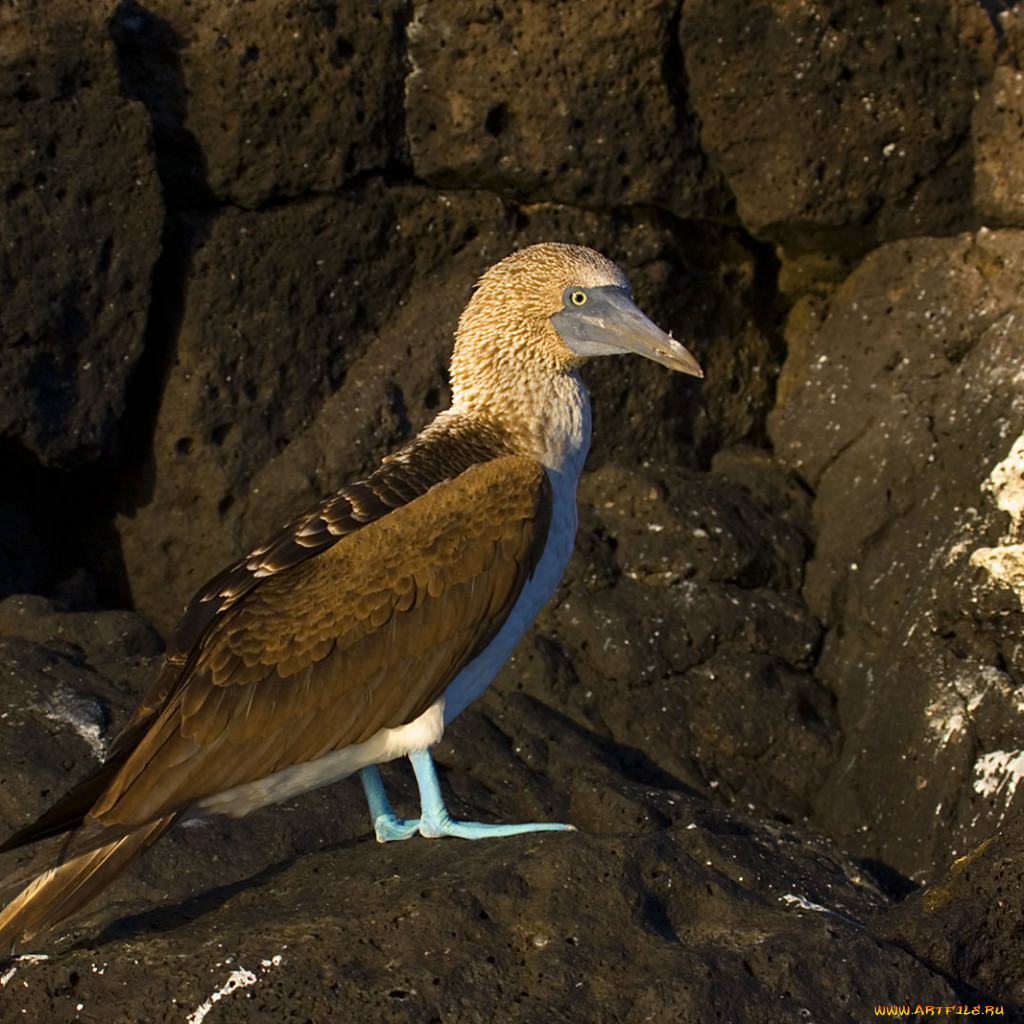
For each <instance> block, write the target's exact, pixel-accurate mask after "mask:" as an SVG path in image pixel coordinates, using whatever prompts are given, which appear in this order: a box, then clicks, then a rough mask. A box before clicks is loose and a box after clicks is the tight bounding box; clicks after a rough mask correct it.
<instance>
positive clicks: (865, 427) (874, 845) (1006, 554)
mask: <svg viewBox="0 0 1024 1024" xmlns="http://www.w3.org/2000/svg"><path fill="white" fill-rule="evenodd" d="M1022 279H1024V235H1022V234H1021V233H1019V232H1015V231H1005V232H999V233H993V232H989V231H982V232H980V233H979V234H977V235H964V236H961V237H959V238H955V239H947V240H934V239H921V240H917V241H911V242H900V243H892V244H891V245H888V246H884V247H882V248H881V249H879V250H877V251H876V252H875V253H873V254H872V255H871V256H869V257H868V258H867V259H866V260H865V261H864V263H863V264H862V266H861V267H859V268H858V270H857V272H856V273H855V274H853V275H852V276H851V278H850V279H849V280H848V281H847V282H846V283H845V284H844V285H843V286H842V287H841V288H840V289H839V290H838V291H837V292H836V294H835V295H834V296H833V297H832V299H831V300H830V302H829V303H828V305H827V307H826V308H825V309H824V310H817V309H815V307H814V306H813V304H812V303H810V302H808V303H804V304H803V305H801V306H799V307H798V308H797V310H796V311H795V312H794V314H793V316H792V317H791V321H790V326H789V329H788V337H789V340H790V356H789V361H788V362H787V364H786V369H785V371H784V374H783V377H782V378H781V381H780V401H779V405H778V407H777V409H776V411H775V412H774V413H773V415H772V418H771V429H772V437H773V439H774V441H775V445H776V451H777V452H778V454H779V455H780V456H781V458H782V459H783V460H784V461H785V462H786V463H787V464H789V465H790V466H792V467H793V468H795V469H797V470H799V471H800V472H801V473H802V474H803V475H804V477H805V478H806V480H807V481H808V483H809V484H810V486H812V487H813V488H814V490H815V494H816V499H815V506H814V510H815V520H816V522H817V525H818V536H817V544H816V548H815V558H814V561H813V562H812V563H811V565H810V566H809V568H808V574H807V584H806V587H805V589H804V594H805V596H806V598H807V601H808V604H809V605H810V607H811V610H812V611H813V612H814V613H815V614H816V615H818V616H819V617H820V618H821V619H822V620H823V621H824V623H825V624H826V626H827V627H829V628H828V633H827V635H826V640H825V645H824V651H823V655H822V659H821V662H820V665H819V668H818V672H819V676H820V677H821V678H822V679H825V680H827V681H828V682H829V683H830V684H831V685H832V686H834V687H835V689H836V692H837V694H838V696H839V712H840V718H841V722H842V727H843V731H844V734H845V737H846V739H845V744H844V751H843V755H842V757H841V759H840V762H839V764H838V766H837V769H836V771H835V772H834V773H833V774H832V776H831V778H830V779H829V782H828V784H827V785H826V786H825V788H824V789H823V791H822V793H821V794H820V796H819V807H820V819H819V820H822V821H824V822H827V823H828V827H829V828H830V830H831V831H833V832H834V833H835V834H838V835H842V836H844V838H845V841H846V842H848V843H849V846H850V848H851V849H853V850H854V851H857V852H859V853H861V854H862V855H864V856H871V857H875V858H878V859H879V860H882V861H884V862H886V863H888V864H890V865H893V866H895V867H897V868H899V870H901V871H903V872H904V873H906V874H909V875H912V876H914V877H916V878H919V879H926V878H928V879H934V878H935V877H937V874H936V873H937V871H940V870H942V869H943V868H944V867H945V866H948V864H949V863H950V862H951V861H952V859H953V858H955V857H956V856H958V855H960V854H962V853H964V852H966V850H968V849H970V848H971V847H972V846H973V845H974V844H975V843H977V842H978V841H979V840H980V839H981V838H983V837H984V836H985V835H986V834H987V833H988V832H989V831H991V830H992V828H994V827H995V826H996V825H997V824H998V823H999V822H1000V821H1001V820H1002V819H1003V817H1004V815H1005V814H1006V811H1007V808H1008V806H1009V805H1010V804H1011V802H1012V801H1013V799H1014V796H1015V790H1016V787H1017V780H1018V779H1019V777H1020V769H1019V767H1018V764H1019V754H1018V753H1017V751H1019V750H1020V749H1021V748H1022V747H1024V724H1022V723H1021V721H1020V707H1021V703H1020V702H1021V697H1020V686H1021V682H1022V679H1024V665H1022V663H1021V654H1020V650H1021V649H1020V645H1019V642H1018V640H1017V637H1018V636H1019V630H1020V627H1021V611H1020V603H1019V593H1020V589H1019V588H1020V585H1021V580H1022V579H1024V574H1022V573H1021V571H1020V568H1019V560H1020V555H1019V545H1018V544H1017V541H1018V540H1019V536H1018V534H1019V528H1020V522H1021V519H1020V517H1021V513H1022V511H1024V502H1022V498H1021V487H1020V480H1021V472H1022V456H1021V442H1020V440H1019V437H1020V435H1021V433H1022V431H1024V392H1022V389H1021V363H1020V342H1019V336H1018V330H1017V326H1016V325H1017V324H1018V323H1019V322H1020V321H1021V319H1022V318H1024V307H1022V301H1021V291H1020V283H1021V280H1022Z"/></svg>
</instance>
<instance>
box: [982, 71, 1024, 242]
mask: <svg viewBox="0 0 1024 1024" xmlns="http://www.w3.org/2000/svg"><path fill="white" fill-rule="evenodd" d="M973 135H974V192H975V202H976V203H977V205H978V213H979V214H980V215H981V216H982V217H983V218H984V222H985V223H986V224H988V225H990V226H992V227H995V226H997V225H1012V226H1013V227H1021V226H1022V225H1024V168H1022V167H1021V166H1020V164H1019V162H1018V161H1016V160H1014V159H1013V158H1012V154H1013V153H1015V152H1017V151H1019V149H1020V146H1021V144H1022V141H1024V74H1022V73H1021V72H1020V71H1019V70H1017V69H1016V68H1010V67H1000V68H996V71H995V74H994V75H993V77H992V81H991V82H989V83H988V85H986V86H985V89H984V90H983V91H982V93H981V95H980V96H979V98H978V103H977V105H976V106H975V108H974V119H973Z"/></svg>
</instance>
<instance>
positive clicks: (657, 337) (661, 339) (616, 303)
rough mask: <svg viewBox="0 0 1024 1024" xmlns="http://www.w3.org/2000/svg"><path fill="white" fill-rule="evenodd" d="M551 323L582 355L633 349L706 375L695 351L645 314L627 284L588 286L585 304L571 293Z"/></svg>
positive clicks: (674, 366) (672, 366)
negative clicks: (573, 300) (574, 302)
mask: <svg viewBox="0 0 1024 1024" xmlns="http://www.w3.org/2000/svg"><path fill="white" fill-rule="evenodd" d="M570 292H571V289H569V290H567V296H568V294H569V293H570ZM551 325H552V326H553V327H554V329H555V330H556V331H557V332H558V334H559V337H561V339H562V340H563V341H564V342H565V343H566V345H567V346H568V347H569V349H570V351H572V352H575V353H576V355H578V356H585V357H588V358H589V357H590V356H610V355H617V354H621V353H623V352H633V353H635V354H636V355H639V356H643V357H644V358H645V359H653V360H654V362H656V363H661V365H662V366H667V367H668V368H669V369H670V370H679V371H681V372H682V373H688V374H690V375H691V376H694V377H703V376H704V371H703V370H702V369H701V368H700V363H698V362H697V360H696V359H694V357H693V355H692V354H691V353H690V352H688V351H687V349H686V348H684V347H683V346H682V345H680V344H679V342H678V341H676V340H675V338H673V337H672V336H671V335H668V334H666V333H665V332H664V331H663V330H662V329H661V328H660V327H658V326H657V324H655V323H652V322H651V321H650V320H649V319H648V318H647V317H646V316H644V314H643V312H642V311H641V310H640V308H639V307H638V306H637V305H636V303H635V302H633V300H632V299H631V298H630V296H629V292H628V291H627V290H626V289H625V288H618V287H615V286H613V285H606V286H604V287H601V288H588V289H586V301H585V302H584V303H583V305H581V306H574V305H572V304H571V302H570V301H569V300H568V297H567V299H566V305H565V307H564V308H563V309H560V310H558V312H557V313H553V314H552V316H551Z"/></svg>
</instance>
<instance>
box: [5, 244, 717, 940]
mask: <svg viewBox="0 0 1024 1024" xmlns="http://www.w3.org/2000/svg"><path fill="white" fill-rule="evenodd" d="M624 352H633V353H636V354H639V355H641V356H645V357H646V358H648V359H652V360H654V361H655V362H657V363H661V364H662V365H663V366H666V367H669V368H671V369H673V370H680V371H682V372H683V373H688V374H693V375H694V376H698V377H699V376H701V375H702V374H701V369H700V367H699V365H698V364H697V361H696V360H695V359H694V357H693V356H692V355H691V354H690V353H689V352H688V351H687V350H686V349H685V348H684V347H683V346H682V345H681V344H679V342H677V341H675V340H674V339H673V338H672V337H671V336H670V335H668V334H666V333H665V332H663V331H662V330H660V329H659V328H658V327H656V326H655V325H654V324H653V323H652V322H651V321H650V320H649V319H648V318H647V317H646V316H645V315H644V314H643V313H642V312H641V311H640V309H639V308H638V307H637V306H636V305H635V304H634V302H633V299H632V294H631V288H630V283H629V280H628V279H627V277H626V275H625V274H624V273H623V272H622V271H621V270H620V269H619V268H618V267H617V266H616V265H615V264H614V263H612V262H611V261H610V260H608V259H606V258H605V257H603V256H601V255H600V254H599V253H596V252H594V251H593V250H591V249H586V248H583V247H581V246H575V245H564V244H556V243H544V244H540V245H533V246H530V247H529V248H526V249H522V250H520V251H519V252H515V253H513V254H512V255H511V256H508V257H506V258H505V259H503V260H502V261H501V262H499V263H497V264H496V265H495V266H493V267H491V268H490V270H488V271H487V272H486V273H485V274H484V275H483V276H482V277H481V278H480V280H479V281H478V282H477V287H476V290H475V292H474V294H473V296H472V298H471V299H470V301H469V304H468V305H467V306H466V308H465V310H464V311H463V313H462V316H461V318H460V319H459V323H458V328H457V330H456V334H455V349H454V353H453V355H452V361H451V388H452V404H451V407H450V408H448V409H447V410H445V411H443V412H441V413H440V414H439V415H438V416H437V418H436V419H435V420H434V421H433V422H432V423H430V424H429V425H428V426H427V427H426V428H425V429H424V430H423V431H422V433H420V434H419V436H417V437H416V438H414V439H413V440H412V441H411V442H410V443H408V444H407V445H406V446H405V447H404V448H402V449H400V450H399V451H397V452H395V453H394V454H392V455H390V456H388V457H387V458H385V459H384V461H383V463H382V464H381V465H380V467H379V468H378V469H377V470H375V471H374V472H373V473H371V474H370V475H369V476H368V477H367V478H366V479H364V480H361V481H359V482H357V483H354V484H352V485H350V486H348V487H344V488H342V489H341V490H340V491H338V492H337V493H336V494H334V495H332V496H331V497H329V498H326V499H325V500H323V501H321V502H320V503H319V504H317V505H315V506H314V507H313V508H311V509H309V510H308V511H306V512H305V513H304V514H303V515H301V516H299V517H298V518H297V519H295V520H294V521H293V522H291V523H289V524H288V525H287V526H285V527H284V528H283V529H282V530H280V531H279V532H278V533H277V534H275V535H274V536H273V537H271V539H270V540H269V541H268V542H267V543H266V544H264V545H262V546H261V547H258V548H256V549H255V550H254V551H252V552H250V553H249V554H248V555H247V556H246V557H245V558H242V559H241V560H240V561H238V562H236V563H235V564H234V565H231V566H229V567H228V568H227V569H225V570H224V571H223V572H221V573H219V574H218V575H216V576H214V577H213V579H211V580H210V581H209V582H208V583H207V584H206V585H205V586H203V587H201V588H200V590H199V591H198V593H196V595H195V596H194V597H193V598H192V600H191V601H190V602H189V604H188V605H187V606H186V608H185V612H184V615H183V617H182V619H181V622H180V623H179V625H178V627H177V629H176V630H175V632H174V634H173V636H172V637H171V639H170V641H169V643H168V648H167V654H166V658H165V661H164V665H163V668H162V670H161V672H160V674H159V675H158V677H157V678H156V680H155V682H154V683H153V686H152V688H151V689H150V690H149V692H148V693H147V695H146V696H145V697H144V699H143V701H142V703H141V705H140V706H139V708H138V709H137V710H136V711H135V713H134V715H133V716H132V718H131V719H130V720H129V722H128V723H127V725H126V726H125V727H124V729H123V730H122V731H121V732H120V733H119V734H118V735H117V736H116V738H115V739H114V740H113V742H112V743H111V746H110V749H109V753H108V755H107V758H106V760H105V761H104V762H103V763H102V764H101V765H99V766H98V767H97V768H96V769H95V770H94V771H93V772H92V774H91V775H89V776H88V777H87V778H86V779H84V780H83V781H82V782H80V783H79V784H78V785H77V786H76V787H75V788H74V789H72V790H71V792H70V793H68V795H67V796H65V797H64V798H63V799H61V800H60V801H58V802H57V803H56V804H55V805H54V806H53V807H52V808H50V810H48V811H46V812H45V813H44V814H43V815H42V816H41V817H40V818H39V819H38V820H37V821H35V822H34V823H32V824H31V825H28V826H26V827H25V828H22V829H21V830H20V831H18V832H16V833H15V834H14V835H13V836H11V838H9V839H8V840H7V841H6V842H5V843H4V844H3V845H2V846H0V849H3V850H10V849H14V848H15V847H19V846H22V845H24V844H27V843H33V842H37V841H40V840H44V841H45V842H44V844H43V845H44V858H45V859H44V860H43V862H42V863H40V862H39V861H38V859H37V861H36V862H34V863H33V864H32V865H30V868H29V869H28V871H27V872H24V873H23V877H21V878H19V879H17V880H15V883H14V884H12V885H11V888H12V891H15V892H17V895H15V896H14V898H13V899H12V900H11V901H10V902H9V903H8V904H7V906H6V907H5V908H4V909H3V911H0V949H4V948H9V947H10V946H11V945H12V944H13V943H14V942H16V941H17V940H18V939H19V938H20V937H25V938H29V937H31V936H33V935H36V934H39V933H40V932H43V931H45V930H47V929H49V928H52V927H53V926H54V925H56V924H57V923H59V922H60V921H62V920H64V919H65V918H66V917H68V915H70V914H72V913H74V912H75V911H76V910H78V909H79V908H81V907H82V906H83V905H84V904H85V903H86V902H87V901H88V900H90V899H91V898H92V897H94V896H95V895H96V894H97V893H98V892H99V891H100V890H102V889H103V888H104V887H105V886H106V885H108V884H109V883H110V882H111V881H112V880H113V879H114V878H115V877H117V875H118V874H120V873H121V872H122V871H124V870H125V868H127V867H128V866H129V865H130V864H131V863H132V862H133V861H134V860H135V859H136V858H137V857H138V856H139V855H140V854H141V853H142V851H143V850H145V849H146V848H147V847H148V846H149V845H150V844H152V843H153V842H154V841H156V839H158V838H159V837H160V836H161V835H162V834H163V833H164V832H166V831H167V830H168V829H169V828H170V827H171V826H172V825H173V824H175V822H178V821H180V820H182V819H187V818H194V817H202V816H205V815H211V814H226V815H232V816H240V815H243V814H246V813H247V812H249V811H251V810H253V809H254V808H257V807H261V806H263V805H265V804H270V803H274V802H277V801H280V800H285V799H287V798H288V797H291V796H295V795H296V794H299V793H302V792H305V791H306V790H309V789H313V788H314V787H317V786H322V785H324V784H326V783H329V782H333V781H335V780H337V779H341V778H344V777H345V776H347V775H353V774H356V773H359V774H360V776H361V778H362V782H363V786H364V788H365V790H366V795H367V799H368V802H369V806H370V815H371V818H372V821H373V827H374V830H375V832H376V835H377V838H378V839H379V840H380V841H381V842H386V841H388V840H392V839H405V838H406V837H408V836H410V835H412V834H413V833H414V832H419V833H420V834H421V835H424V836H431V837H433V836H461V837H463V838H467V839H479V838H482V837H485V836H509V835H515V834H518V833H522V832H533V831H540V830H545V829H566V828H570V827H571V826H568V825H562V824H556V823H540V822H532V823H525V824H512V825H500V824H483V823H480V822H467V821H454V820H452V818H451V817H450V815H449V814H448V811H447V810H446V808H445V804H444V800H443V798H442V795H441V790H440V786H439V785H438V779H437V774H436V772H435V770H434V765H433V761H432V760H431V756H430V747H431V746H432V745H433V744H435V743H437V741H438V740H439V739H440V738H441V734H442V732H443V731H444V727H445V724H446V723H447V722H450V721H451V720H452V719H453V718H454V717H455V716H456V715H458V714H459V712H461V711H462V710H463V709H464V708H465V707H466V706H467V705H469V704H470V703H471V702H472V701H474V700H475V699H476V698H477V697H479V696H480V695H481V694H482V693H483V691H484V690H485V689H486V687H487V686H488V684H489V683H490V682H491V680H492V679H493V678H494V676H495V674H496V673H497V672H498V670H499V669H500V668H501V666H502V665H503V664H504V662H505V661H506V659H507V658H508V657H509V655H510V654H511V653H512V649H513V648H514V647H515V645H516V643H517V642H518V641H519V639H520V638H521V637H522V636H523V634H524V633H525V632H526V630H527V628H528V626H529V625H530V623H531V622H532V621H533V619H534V616H536V614H537V612H538V611H540V609H541V607H542V606H543V605H544V603H545V602H546V601H547V600H548V599H549V598H550V597H551V595H552V593H553V592H554V589H555V586H556V585H557V583H558V581H559V580H560V579H561V576H562V573H563V571H564V569H565V566H566V564H567V562H568V560H569V556H570V554H571V552H572V547H573V539H574V535H575V532H576V484H577V481H578V479H579V475H580V470H581V468H582V465H583V459H584V456H585V455H586V452H587V447H588V445H589V443H590V401H589V397H588V395H587V390H586V388H585V386H584V384H583V381H582V379H581V377H580V374H579V368H580V366H581V364H582V363H583V362H584V361H585V360H586V359H589V358H591V357H594V356H603V355H613V354H618V353H624ZM403 756H405V757H408V758H409V759H410V761H411V762H412V766H413V771H414V773H415V777H416V781H417V784H418V786H419V792H420V817H419V818H415V819H406V818H400V817H398V816H397V815H396V814H395V813H394V811H393V810H392V809H391V805H390V804H389V802H388V799H387V796H386V795H385V792H384V787H383V785H382V783H381V779H380V775H379V774H378V772H377V767H376V766H377V765H378V764H381V763H383V762H385V761H390V760H392V759H395V758H399V757H403ZM26 882H27V884H25V883H26ZM17 885H23V886H24V887H23V888H21V889H20V891H18V889H17Z"/></svg>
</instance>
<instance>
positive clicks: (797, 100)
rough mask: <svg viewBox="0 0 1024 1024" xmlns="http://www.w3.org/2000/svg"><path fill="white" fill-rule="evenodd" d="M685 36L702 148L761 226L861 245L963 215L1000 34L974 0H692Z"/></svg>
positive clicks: (843, 246) (805, 242)
mask: <svg viewBox="0 0 1024 1024" xmlns="http://www.w3.org/2000/svg"><path fill="white" fill-rule="evenodd" d="M679 37H680V43H681V45H682V48H683V53H684V56H685V61H686V70H687V75H688V81H689V94H690V98H691V101H692V103H693V105H694V108H695V110H696V112H697V115H698V117H699V118H700V122H701V143H702V146H703V148H704V150H705V152H707V153H708V154H709V156H710V157H711V159H712V161H713V166H715V167H717V168H719V169H720V170H721V172H722V173H723V174H724V175H725V178H726V181H727V182H728V183H729V187H730V188H731V189H732V191H733V194H734V195H735V197H736V207H737V212H738V214H739V216H740V219H741V220H742V221H743V223H744V224H745V225H746V226H747V227H748V228H749V229H750V230H751V231H752V232H754V233H755V234H757V235H758V236H759V237H762V238H766V239H770V240H771V241H773V242H775V243H776V244H779V245H781V246H782V247H783V248H784V249H788V250H790V251H791V254H792V255H794V256H799V255H802V254H804V253H805V252H806V251H807V250H808V249H810V250H813V251H817V250H822V249H823V250H825V251H826V252H827V251H828V250H830V249H832V250H840V251H843V250H846V251H852V252H857V251H860V252H863V251H864V250H865V249H866V248H868V247H869V246H870V245H871V244H877V242H879V241H882V240H884V239H886V238H892V237H901V236H905V235H917V234H928V233H933V232H940V233H946V232H948V231H949V230H951V229H954V230H955V229H956V227H958V226H966V224H967V223H968V222H969V218H970V216H971V213H972V209H971V187H970V182H971V161H970V158H969V153H970V127H971V110H972V107H973V105H974V99H975V90H976V89H978V88H979V86H981V85H982V84H983V83H985V82H986V81H987V80H988V79H989V77H990V76H991V74H992V63H993V51H994V48H995V46H994V44H995V34H994V32H993V29H992V25H991V24H990V22H989V20H988V17H987V15H986V14H985V12H984V10H983V9H982V8H981V6H980V5H979V4H977V3H974V2H973V0H954V2H939V3H936V2H934V0H922V2H914V3H903V4H877V3H875V2H874V0H850V2H846V3H841V4H828V5H826V4H804V3H793V2H791V0H755V2H751V0H732V2H726V3H723V2H720V0H699V2H697V3H686V4H684V5H683V16H682V20H681V22H680V26H679ZM940 82H941V83H942V85H941V87H940V88H941V93H942V104H941V106H939V105H937V104H936V102H935V100H936V88H937V87H938V83H940ZM960 150H964V151H965V152H964V153H960V152H959V151H960Z"/></svg>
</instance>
